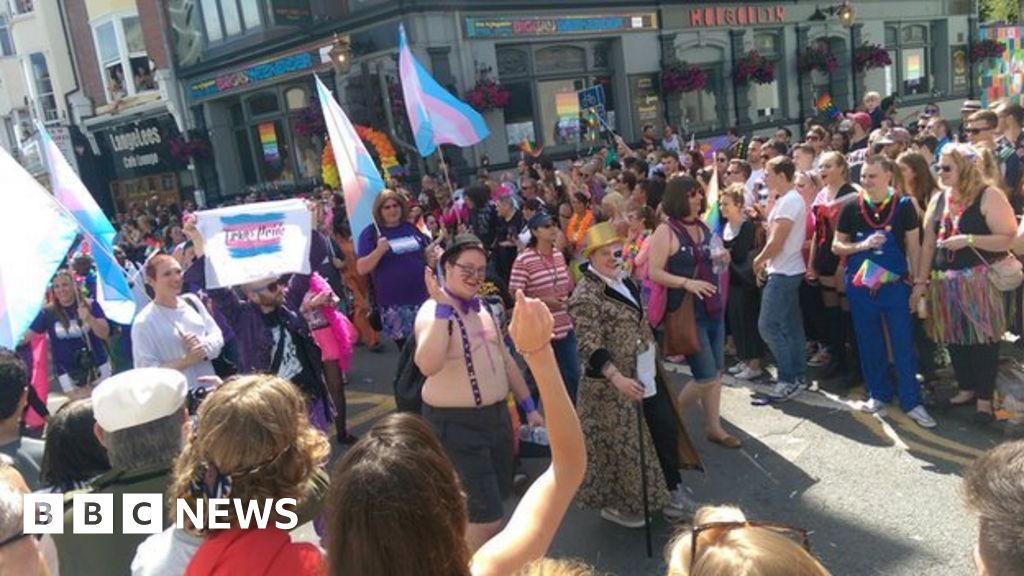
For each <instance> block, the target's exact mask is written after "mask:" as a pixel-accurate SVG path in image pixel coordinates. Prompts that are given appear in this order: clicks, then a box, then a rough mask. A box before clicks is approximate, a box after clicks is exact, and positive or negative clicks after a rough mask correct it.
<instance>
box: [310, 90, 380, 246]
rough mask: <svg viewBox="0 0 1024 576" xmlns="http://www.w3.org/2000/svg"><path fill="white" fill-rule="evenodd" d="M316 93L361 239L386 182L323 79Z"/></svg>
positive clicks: (355, 232) (354, 232)
mask: <svg viewBox="0 0 1024 576" xmlns="http://www.w3.org/2000/svg"><path fill="white" fill-rule="evenodd" d="M316 91H317V94H318V95H319V97H320V106H321V107H322V108H323V112H324V123H325V124H327V135H328V136H330V138H331V149H332V150H333V152H334V160H335V162H336V163H337V165H338V175H339V176H340V177H341V190H342V192H343V193H344V195H345V212H346V213H348V221H349V223H350V224H351V225H352V237H353V238H356V239H358V238H359V235H360V234H362V233H363V230H365V229H366V228H367V227H369V226H371V225H373V202H374V200H375V199H376V198H377V196H379V195H380V193H381V192H382V191H383V190H384V179H383V178H381V175H380V170H378V169H377V165H376V164H374V163H373V157H372V156H370V153H369V151H367V150H366V145H365V144H363V141H362V140H361V139H360V138H359V134H357V133H356V129H355V127H354V126H352V122H351V121H349V119H348V116H346V115H345V112H344V111H343V110H342V109H341V106H339V105H338V102H337V101H335V100H334V96H332V95H331V91H330V90H328V89H327V87H326V86H324V83H323V82H321V81H320V77H319V76H318V77H317V78H316Z"/></svg>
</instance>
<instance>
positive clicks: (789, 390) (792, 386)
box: [768, 381, 807, 402]
mask: <svg viewBox="0 0 1024 576" xmlns="http://www.w3.org/2000/svg"><path fill="white" fill-rule="evenodd" d="M806 388H807V384H805V383H803V382H782V381H779V382H777V383H776V384H775V387H774V388H772V391H771V392H769V393H768V396H769V397H770V398H771V399H772V400H774V401H776V402H785V401H786V400H789V399H790V398H793V397H794V396H796V395H798V394H800V393H801V392H803V391H804V390H805V389H806Z"/></svg>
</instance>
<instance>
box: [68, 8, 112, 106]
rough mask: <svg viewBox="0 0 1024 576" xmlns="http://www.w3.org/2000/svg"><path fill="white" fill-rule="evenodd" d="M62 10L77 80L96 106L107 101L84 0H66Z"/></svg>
mask: <svg viewBox="0 0 1024 576" xmlns="http://www.w3.org/2000/svg"><path fill="white" fill-rule="evenodd" d="M64 6H65V7H64V11H65V13H66V16H67V23H68V32H69V33H70V35H71V44H72V51H73V52H74V55H75V62H76V63H77V65H78V82H79V84H80V85H81V87H82V91H83V92H85V95H86V96H87V97H88V98H89V99H90V100H92V102H93V104H94V105H96V106H102V105H103V104H106V103H107V97H106V91H105V90H104V88H103V78H101V77H100V66H99V63H98V61H97V58H96V44H95V43H94V42H93V38H92V27H91V26H89V11H88V10H87V9H86V6H85V0H66V1H65V4H64Z"/></svg>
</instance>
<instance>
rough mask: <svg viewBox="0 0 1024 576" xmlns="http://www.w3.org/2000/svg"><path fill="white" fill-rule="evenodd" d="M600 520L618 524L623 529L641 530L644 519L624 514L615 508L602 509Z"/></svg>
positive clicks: (638, 515) (639, 515) (635, 515)
mask: <svg viewBox="0 0 1024 576" xmlns="http://www.w3.org/2000/svg"><path fill="white" fill-rule="evenodd" d="M601 518H604V519H605V520H607V521H609V522H612V523H614V524H618V525H619V526H622V527H623V528H643V527H644V517H643V515H642V514H624V513H622V512H619V511H618V510H616V509H615V508H602V509H601Z"/></svg>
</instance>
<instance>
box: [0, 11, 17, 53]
mask: <svg viewBox="0 0 1024 576" xmlns="http://www.w3.org/2000/svg"><path fill="white" fill-rule="evenodd" d="M3 56H14V39H13V38H11V26H10V24H8V23H7V15H6V14H0V57H3Z"/></svg>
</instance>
